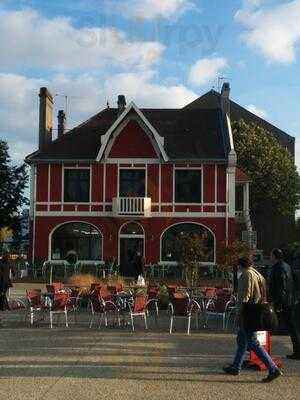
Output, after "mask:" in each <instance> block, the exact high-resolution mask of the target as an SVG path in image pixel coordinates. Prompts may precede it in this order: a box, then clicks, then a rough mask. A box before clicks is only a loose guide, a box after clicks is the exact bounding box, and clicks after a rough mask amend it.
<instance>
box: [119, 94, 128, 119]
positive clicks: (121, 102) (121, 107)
mask: <svg viewBox="0 0 300 400" xmlns="http://www.w3.org/2000/svg"><path fill="white" fill-rule="evenodd" d="M125 107H126V98H125V96H124V95H123V94H119V96H118V110H119V111H118V115H121V114H122V112H123V111H124V110H125Z"/></svg>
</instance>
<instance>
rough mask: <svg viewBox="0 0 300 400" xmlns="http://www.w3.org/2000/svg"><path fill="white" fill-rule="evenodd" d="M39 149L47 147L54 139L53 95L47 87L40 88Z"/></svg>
mask: <svg viewBox="0 0 300 400" xmlns="http://www.w3.org/2000/svg"><path fill="white" fill-rule="evenodd" d="M39 96H40V123H39V150H41V151H43V150H45V149H46V147H47V146H48V144H49V143H51V141H52V114H53V97H52V94H51V93H50V92H49V91H48V89H47V88H45V87H42V88H40V94H39Z"/></svg>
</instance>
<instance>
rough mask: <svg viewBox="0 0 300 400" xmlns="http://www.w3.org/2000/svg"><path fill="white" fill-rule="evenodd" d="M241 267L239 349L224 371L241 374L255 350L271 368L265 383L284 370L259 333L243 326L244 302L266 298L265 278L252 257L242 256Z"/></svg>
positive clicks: (258, 301) (239, 284)
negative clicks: (276, 362) (266, 347)
mask: <svg viewBox="0 0 300 400" xmlns="http://www.w3.org/2000/svg"><path fill="white" fill-rule="evenodd" d="M239 267H240V270H241V276H240V278H239V280H238V313H239V315H238V317H239V330H238V334H237V350H236V354H235V357H234V361H233V363H232V364H231V365H229V366H227V367H224V368H223V371H224V372H225V373H226V374H230V375H239V374H240V372H241V369H242V365H243V361H244V358H245V355H246V352H247V349H248V350H251V351H254V352H255V354H256V355H257V357H258V358H259V359H260V360H261V361H262V362H263V363H264V364H265V366H266V367H267V368H268V370H269V374H268V376H267V377H266V378H264V379H263V380H262V381H263V382H265V383H268V382H272V381H273V380H274V379H276V378H279V377H280V376H281V375H282V372H281V371H280V369H279V368H278V367H277V366H276V364H275V363H274V361H273V360H272V358H271V357H270V355H269V354H268V353H267V352H266V351H265V350H264V348H263V347H262V346H261V345H260V343H259V341H258V340H257V333H256V332H253V331H248V330H246V329H245V327H244V326H243V304H245V303H260V302H262V301H263V300H264V298H263V297H264V293H266V290H265V287H266V283H265V279H264V277H263V276H262V275H261V274H260V273H259V272H257V271H256V270H255V269H254V268H253V265H252V260H251V259H250V258H247V257H244V258H240V259H239Z"/></svg>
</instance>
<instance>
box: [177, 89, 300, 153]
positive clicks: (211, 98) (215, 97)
mask: <svg viewBox="0 0 300 400" xmlns="http://www.w3.org/2000/svg"><path fill="white" fill-rule="evenodd" d="M220 97H221V95H220V93H218V92H216V91H215V90H211V91H209V92H207V93H205V94H204V95H203V96H201V97H199V98H198V99H196V100H194V101H193V102H192V103H190V104H188V105H186V106H185V107H184V109H185V110H187V109H198V110H199V109H202V108H203V109H208V108H217V107H220ZM230 118H231V121H239V120H241V119H243V120H244V121H245V122H247V123H251V122H252V123H255V124H257V125H258V126H260V127H262V128H263V129H265V130H267V131H268V132H270V133H271V134H272V135H274V137H275V138H276V139H277V140H278V142H279V143H280V144H281V145H282V146H283V147H287V149H288V150H289V152H290V153H291V154H292V155H294V154H295V138H294V137H293V136H290V135H288V134H287V133H286V132H284V131H282V130H281V129H279V128H277V127H276V126H274V125H272V124H271V123H270V122H268V121H266V120H264V119H262V118H260V117H259V116H258V115H255V114H253V113H252V112H250V111H248V110H247V109H246V108H244V107H242V106H240V105H239V104H237V103H235V102H234V101H232V100H230Z"/></svg>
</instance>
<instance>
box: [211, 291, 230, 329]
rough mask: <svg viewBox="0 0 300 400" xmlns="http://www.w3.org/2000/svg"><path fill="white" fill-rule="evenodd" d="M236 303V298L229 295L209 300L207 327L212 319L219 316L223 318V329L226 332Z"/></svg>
mask: <svg viewBox="0 0 300 400" xmlns="http://www.w3.org/2000/svg"><path fill="white" fill-rule="evenodd" d="M235 303H236V299H235V297H234V296H232V295H227V294H226V295H220V296H218V297H217V298H211V299H209V300H208V302H207V304H206V307H205V326H206V327H207V325H208V320H209V318H210V317H213V316H217V317H221V318H222V328H223V330H226V327H227V325H228V321H229V319H228V317H230V312H231V311H232V309H233V307H234V306H235Z"/></svg>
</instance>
